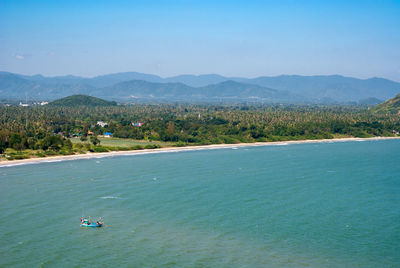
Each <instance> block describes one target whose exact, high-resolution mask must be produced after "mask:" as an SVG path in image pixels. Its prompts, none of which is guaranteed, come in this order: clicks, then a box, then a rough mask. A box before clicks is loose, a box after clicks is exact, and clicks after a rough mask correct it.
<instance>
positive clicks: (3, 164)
mask: <svg viewBox="0 0 400 268" xmlns="http://www.w3.org/2000/svg"><path fill="white" fill-rule="evenodd" d="M393 139H400V137H372V138H338V139H321V140H295V141H274V142H254V143H236V144H210V145H197V146H196V145H192V146H184V147H164V148H158V149H143V150H131V151H112V152H105V153H86V154H74V155H57V156H47V157H43V158H29V159H21V160H11V161H10V160H3V161H0V167H11V166H19V165H26V164H39V163H46V162H47V163H51V162H61V161H72V160H79V159H92V158H104V157H112V156H129V155H140V154H153V153H171V152H184V151H197V150H210V149H229V148H236V147H253V146H276V145H289V144H304V143H332V142H349V141H374V140H393Z"/></svg>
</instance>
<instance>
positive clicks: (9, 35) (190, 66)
mask: <svg viewBox="0 0 400 268" xmlns="http://www.w3.org/2000/svg"><path fill="white" fill-rule="evenodd" d="M0 70H1V71H8V72H14V73H20V74H27V75H33V74H43V75H46V76H56V75H69V74H71V75H79V76H88V77H91V76H96V75H101V74H107V73H117V72H128V71H136V72H142V73H150V74H156V75H160V76H163V77H166V76H174V75H179V74H209V73H214V74H221V75H225V76H240V77H257V76H275V75H281V74H297V75H330V74H339V75H344V76H352V77H358V78H370V77H383V78H388V79H392V80H395V81H400V0H396V1H384V0H374V1H368V0H363V1H341V0H336V1H323V0H320V1H301V0H298V1H289V0H281V1H278V0H276V1H251V0H247V1H234V0H230V1H218V0H214V1H208V0H201V1H200V0H199V1H167V0H165V1H148V0H144V1H135V0H132V1H121V0H114V1H103V0H97V1H83V0H81V1H75V0H69V1H63V0H58V1H54V0H51V1H43V0H36V1H33V0H32V1H24V0H10V1H8V0H0Z"/></svg>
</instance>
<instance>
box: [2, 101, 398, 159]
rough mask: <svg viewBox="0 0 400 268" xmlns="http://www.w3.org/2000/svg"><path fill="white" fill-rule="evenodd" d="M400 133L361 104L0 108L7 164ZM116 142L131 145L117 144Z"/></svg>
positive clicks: (391, 117)
mask: <svg viewBox="0 0 400 268" xmlns="http://www.w3.org/2000/svg"><path fill="white" fill-rule="evenodd" d="M99 122H102V123H103V126H102V124H99ZM104 123H105V124H104ZM399 132H400V117H399V116H398V115H396V114H391V113H376V112H373V111H371V110H369V109H368V108H366V107H363V106H315V105H310V106H296V105H268V106H265V105H244V104H240V105H233V104H231V105H193V104H176V105H173V104H158V105H150V104H141V105H131V106H122V105H120V106H75V107H68V106H50V105H46V106H31V107H18V106H9V107H6V106H3V107H0V153H1V154H3V158H7V159H11V160H12V159H22V158H28V157H32V156H36V157H44V156H48V155H57V154H60V155H68V154H76V153H86V152H88V151H89V152H107V151H115V150H138V149H139V150H140V149H149V148H159V147H166V146H186V145H205V144H223V143H225V144H234V143H251V142H268V141H287V140H303V139H304V140H305V139H332V138H339V137H374V136H395V135H398V133H399ZM105 134H106V135H105ZM103 136H107V137H112V138H104V137H103ZM108 140H109V141H111V140H113V141H114V143H112V142H111V143H110V142H107V141H108ZM118 141H120V144H118ZM121 141H129V142H124V145H121Z"/></svg>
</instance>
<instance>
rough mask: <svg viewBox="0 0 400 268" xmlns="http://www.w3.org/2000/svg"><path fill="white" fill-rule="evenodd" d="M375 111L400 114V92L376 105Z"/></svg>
mask: <svg viewBox="0 0 400 268" xmlns="http://www.w3.org/2000/svg"><path fill="white" fill-rule="evenodd" d="M373 111H374V112H377V113H393V114H399V115H400V94H398V95H397V96H396V97H394V98H392V99H390V100H387V101H385V102H383V103H381V104H379V105H377V106H375V108H374V109H373Z"/></svg>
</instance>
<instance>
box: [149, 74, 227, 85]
mask: <svg viewBox="0 0 400 268" xmlns="http://www.w3.org/2000/svg"><path fill="white" fill-rule="evenodd" d="M144 80H145V79H144ZM228 80H230V78H228V77H223V76H221V75H218V74H203V75H190V74H185V75H178V76H173V77H167V78H164V79H163V81H164V82H171V83H183V84H186V85H188V86H191V87H205V86H208V85H212V84H218V83H221V82H225V81H228Z"/></svg>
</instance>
